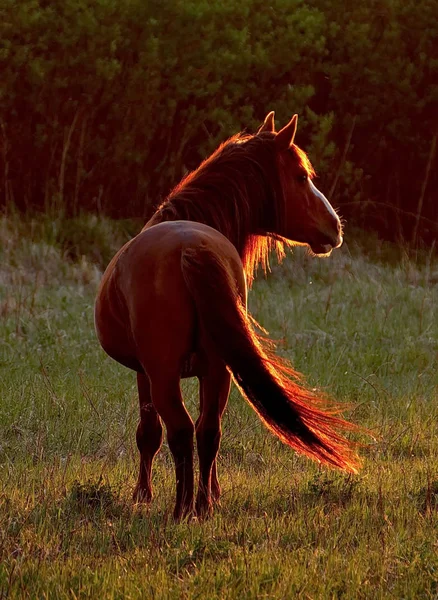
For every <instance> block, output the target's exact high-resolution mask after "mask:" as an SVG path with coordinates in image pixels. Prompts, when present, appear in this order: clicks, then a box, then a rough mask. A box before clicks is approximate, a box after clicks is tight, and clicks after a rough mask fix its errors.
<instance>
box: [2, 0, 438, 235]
mask: <svg viewBox="0 0 438 600" xmlns="http://www.w3.org/2000/svg"><path fill="white" fill-rule="evenodd" d="M437 37H438V13H437V11H436V3H435V0H420V2H414V0H372V1H371V2H369V3H366V4H364V3H356V4H351V3H349V4H348V5H347V4H345V3H343V2H342V3H341V2H340V1H339V0H316V1H315V2H312V3H311V4H306V3H305V2H302V1H301V0H272V1H271V2H269V3H267V2H263V1H262V0H221V1H220V2H219V1H217V2H211V1H210V0H166V1H164V2H163V1H162V0H148V1H147V2H144V1H143V0H118V1H116V0H50V1H49V0H20V2H19V3H17V2H15V0H0V72H1V73H2V76H1V78H0V203H1V204H2V205H4V206H9V205H15V206H18V207H20V208H29V207H37V208H43V209H45V210H48V209H52V210H53V209H55V210H57V209H63V210H66V211H67V212H69V213H71V214H75V213H77V212H78V211H79V210H80V209H87V210H90V209H91V210H99V211H100V210H104V211H106V212H110V213H111V214H116V215H127V214H137V215H142V216H143V215H144V216H145V215H146V214H147V213H148V211H150V210H151V208H152V206H153V205H154V204H155V203H156V202H157V201H158V200H159V199H160V197H162V195H163V194H165V193H166V192H167V191H168V190H169V188H170V187H171V186H172V185H173V184H174V183H175V182H176V181H177V180H178V179H179V178H180V177H181V175H182V174H183V173H184V172H185V171H186V170H187V169H191V168H193V167H195V166H196V165H197V164H198V163H199V161H200V159H201V158H202V157H203V156H205V154H206V153H208V152H209V151H210V150H211V149H212V148H213V147H214V146H215V145H216V144H217V143H218V141H220V140H222V139H224V138H225V137H227V136H228V135H229V134H232V133H235V132H236V131H238V130H240V129H242V128H248V129H250V130H253V129H254V128H255V127H256V126H257V125H258V124H259V123H260V121H261V120H262V119H263V117H264V115H265V114H266V112H267V111H268V110H271V109H275V110H276V117H277V119H278V124H282V123H284V122H285V121H286V119H288V118H289V117H290V115H291V114H292V113H293V112H298V113H300V115H301V121H300V133H299V138H298V143H299V144H300V145H302V146H304V147H305V148H306V149H307V150H308V151H309V153H310V156H311V158H312V160H313V162H314V163H315V166H316V168H317V170H318V172H319V174H320V175H321V177H322V181H321V182H320V183H319V186H320V187H321V188H322V189H323V190H324V191H325V192H326V193H327V194H328V195H330V196H331V199H332V200H333V201H334V203H335V204H339V205H341V206H342V213H343V214H344V216H346V217H347V218H348V220H349V221H350V222H351V221H355V222H356V223H359V224H360V225H364V224H368V226H370V227H374V228H377V229H379V230H380V231H381V232H382V233H383V234H385V235H387V236H390V237H400V236H402V237H403V238H404V239H412V238H417V234H418V235H419V236H421V237H422V238H423V239H425V240H428V241H430V240H432V239H434V238H435V237H436V234H437V232H438V228H437V222H438V208H437V203H436V202H435V199H434V189H435V188H436V186H437V185H438V176H437V169H436V157H437V154H438V153H436V152H435V148H436V138H437V129H436V108H437V104H438V102H437V101H438V85H437V71H438V47H437V45H436V43H435V44H434V42H436V39H437Z"/></svg>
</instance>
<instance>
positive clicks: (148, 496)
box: [132, 486, 152, 504]
mask: <svg viewBox="0 0 438 600" xmlns="http://www.w3.org/2000/svg"><path fill="white" fill-rule="evenodd" d="M132 501H133V502H134V504H150V503H151V502H152V493H151V492H150V491H149V490H145V489H143V488H141V487H139V486H137V487H136V488H135V490H134V493H133V494H132Z"/></svg>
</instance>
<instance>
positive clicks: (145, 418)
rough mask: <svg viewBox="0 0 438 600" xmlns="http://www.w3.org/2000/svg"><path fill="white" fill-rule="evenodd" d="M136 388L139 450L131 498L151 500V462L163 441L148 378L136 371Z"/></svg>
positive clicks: (142, 500)
mask: <svg viewBox="0 0 438 600" xmlns="http://www.w3.org/2000/svg"><path fill="white" fill-rule="evenodd" d="M137 388H138V396H139V401H140V423H139V424H138V427H137V434H136V440H137V447H138V449H139V451H140V470H139V474H138V481H137V485H136V486H135V490H134V494H133V499H134V501H135V502H150V501H151V500H152V482H151V474H152V462H153V460H154V456H155V455H156V453H157V452H158V450H159V449H160V447H161V443H162V441H163V427H162V425H161V420H160V417H159V416H158V413H157V411H156V410H155V407H154V405H153V404H152V400H151V393H150V384H149V378H148V376H147V375H144V374H143V373H137Z"/></svg>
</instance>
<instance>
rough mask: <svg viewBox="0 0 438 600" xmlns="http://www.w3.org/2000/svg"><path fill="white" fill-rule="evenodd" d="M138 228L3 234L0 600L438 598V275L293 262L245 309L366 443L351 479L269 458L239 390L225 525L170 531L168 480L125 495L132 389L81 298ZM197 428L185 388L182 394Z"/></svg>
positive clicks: (89, 224) (389, 258)
mask: <svg viewBox="0 0 438 600" xmlns="http://www.w3.org/2000/svg"><path fill="white" fill-rule="evenodd" d="M136 226H137V224H135V223H134V224H132V223H122V224H114V223H111V222H110V221H107V220H103V219H101V220H99V219H97V218H93V217H82V218H80V219H77V220H76V221H75V222H73V223H72V222H65V221H61V220H55V221H53V222H52V221H49V220H47V219H43V218H41V219H38V220H33V221H31V220H29V221H26V222H22V221H20V220H19V219H18V218H16V217H9V218H3V219H2V220H1V221H0V315H1V321H0V369H1V378H0V395H1V401H0V524H1V525H0V598H105V599H106V598H114V599H116V598H126V599H131V598H132V599H134V598H175V599H176V598H178V599H179V598H202V599H204V598H205V599H210V598H211V599H214V598H221V599H227V598H230V599H231V598H242V599H247V598H248V599H249V598H301V597H302V598H312V599H319V598H327V599H328V598H436V597H437V595H438V541H437V540H438V459H437V456H438V406H437V396H438V394H437V391H438V318H437V305H438V304H437V303H438V263H437V262H436V259H434V258H433V257H432V256H428V255H427V253H426V254H425V255H424V256H422V257H419V258H418V260H416V261H414V260H413V259H412V258H409V257H408V256H407V255H406V254H404V253H403V251H402V250H400V249H397V248H394V247H391V246H387V245H385V244H382V243H381V242H379V241H378V240H368V241H364V239H363V236H362V243H361V245H359V244H357V243H356V242H355V241H354V240H355V239H356V238H357V237H358V236H356V235H355V234H354V232H352V233H350V236H348V232H347V242H346V244H345V245H344V247H343V248H342V249H341V250H339V251H337V252H335V253H334V254H333V256H332V257H331V258H330V259H329V260H317V259H312V258H310V257H308V256H307V255H306V253H305V252H301V251H298V250H297V251H296V252H295V253H294V255H293V256H292V257H291V256H289V257H288V258H287V260H286V261H285V262H284V264H283V265H281V266H278V267H277V266H276V267H274V268H273V272H272V273H271V274H270V276H269V277H268V279H266V280H265V279H263V277H259V279H258V281H257V283H256V285H255V288H254V290H253V291H252V293H251V295H250V303H251V309H252V311H253V313H254V316H255V317H256V318H257V319H258V320H259V322H260V323H261V324H262V325H263V326H264V327H266V328H267V329H268V330H269V331H270V332H271V335H272V336H273V337H274V338H276V339H278V340H279V352H281V353H282V354H283V355H285V356H287V357H289V358H290V359H292V360H293V362H294V364H295V366H296V367H297V368H298V369H299V370H301V371H302V372H303V373H305V375H306V378H307V379H308V381H309V384H310V385H315V386H318V387H321V388H324V389H325V390H327V391H328V392H329V393H330V394H331V395H332V396H333V397H335V398H336V399H338V400H342V401H345V402H347V403H349V404H352V405H353V407H354V408H353V409H352V411H351V412H350V413H349V418H351V419H352V420H354V421H355V422H358V423H360V424H362V425H364V426H366V427H368V428H370V429H371V430H372V431H373V433H374V435H375V438H376V439H375V441H373V440H367V439H363V440H362V442H364V446H363V447H362V448H361V454H362V456H363V460H364V466H363V469H362V471H361V473H360V475H358V476H357V477H351V476H348V477H347V476H344V475H342V474H338V473H335V472H333V471H327V470H323V469H320V468H319V467H318V466H317V465H316V464H313V463H310V462H309V461H308V460H306V459H303V458H301V457H299V456H297V455H296V454H294V453H293V452H292V451H290V450H289V449H288V448H286V447H284V446H283V445H282V444H281V443H280V442H278V441H277V440H276V439H274V438H273V437H272V436H271V435H270V434H269V433H268V432H267V431H266V430H265V429H264V428H263V427H262V426H261V424H260V422H259V421H258V420H257V417H256V416H255V414H254V413H253V412H252V411H251V409H250V408H249V407H248V406H247V405H246V404H245V402H244V401H243V400H242V399H241V397H240V396H239V394H238V393H237V392H236V390H233V392H232V395H231V398H230V403H229V407H228V409H227V413H226V416H225V417H224V437H223V443H222V448H221V455H220V461H219V469H220V478H221V484H222V488H223V498H222V507H221V508H220V509H219V510H217V511H216V513H215V515H214V517H213V518H212V519H210V520H209V521H207V522H205V523H197V522H195V523H191V524H187V523H182V524H174V523H173V522H172V519H171V513H172V509H173V501H174V497H173V496H174V475H173V469H172V461H171V458H170V455H169V452H168V449H167V447H166V446H164V447H163V449H162V451H161V453H160V455H159V457H158V458H157V461H156V466H155V470H154V484H155V498H154V502H153V504H152V505H151V507H150V508H139V507H136V506H133V505H132V503H131V499H130V497H131V493H132V489H133V486H134V482H135V478H136V469H137V450H136V448H135V442H134V431H135V426H136V422H137V403H136V402H137V400H136V389H135V377H134V376H133V374H132V373H131V372H129V371H128V370H127V369H124V368H123V367H121V366H120V365H118V364H116V363H115V362H113V361H111V359H109V358H108V357H106V356H105V355H104V354H103V352H102V351H101V350H100V348H99V346H98V344H97V342H96V339H95V336H94V331H93V311H92V305H93V298H94V295H95V291H96V286H97V284H98V281H99V278H100V276H101V272H102V269H103V268H104V265H105V264H106V262H107V261H108V259H109V258H110V257H111V255H112V253H113V252H114V251H115V250H116V249H117V248H118V247H119V246H120V245H121V243H122V242H123V240H124V239H127V238H128V237H129V235H132V233H133V232H134V231H135V227H136ZM184 394H185V398H186V400H187V405H188V408H189V410H190V411H191V412H192V414H196V406H197V395H196V394H197V386H196V384H195V382H194V381H191V380H189V381H186V382H184Z"/></svg>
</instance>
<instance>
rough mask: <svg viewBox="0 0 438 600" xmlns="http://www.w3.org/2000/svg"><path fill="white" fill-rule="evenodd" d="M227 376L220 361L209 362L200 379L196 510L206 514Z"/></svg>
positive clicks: (213, 487)
mask: <svg viewBox="0 0 438 600" xmlns="http://www.w3.org/2000/svg"><path fill="white" fill-rule="evenodd" d="M230 382H231V376H230V374H229V372H228V370H227V369H226V367H225V364H224V363H222V361H220V362H219V361H218V362H217V363H215V364H214V366H213V365H210V369H209V373H208V374H207V375H205V376H204V377H202V379H201V386H200V387H201V414H200V416H199V419H198V420H197V422H196V441H197V446H198V455H199V488H198V494H197V497H196V513H197V514H198V515H199V516H201V517H202V516H206V515H208V514H209V513H211V511H212V497H213V499H214V500H219V496H220V487H219V482H218V479H217V471H216V456H217V453H218V450H219V445H220V440H221V435H222V431H221V418H222V414H223V412H224V410H225V407H226V405H227V400H228V394H229V391H230Z"/></svg>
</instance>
